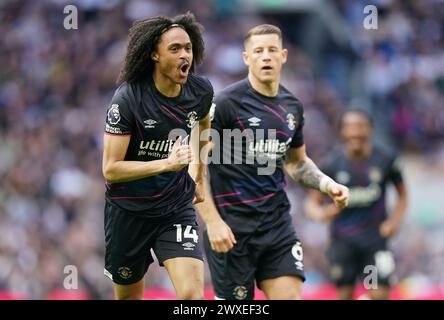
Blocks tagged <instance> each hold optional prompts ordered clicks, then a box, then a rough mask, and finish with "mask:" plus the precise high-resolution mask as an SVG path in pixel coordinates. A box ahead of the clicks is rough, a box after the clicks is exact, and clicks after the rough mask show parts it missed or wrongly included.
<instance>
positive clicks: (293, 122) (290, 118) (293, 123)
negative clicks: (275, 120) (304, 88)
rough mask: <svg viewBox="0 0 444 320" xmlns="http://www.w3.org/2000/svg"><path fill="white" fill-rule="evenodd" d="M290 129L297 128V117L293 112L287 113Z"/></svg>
mask: <svg viewBox="0 0 444 320" xmlns="http://www.w3.org/2000/svg"><path fill="white" fill-rule="evenodd" d="M287 123H288V129H290V130H294V129H295V128H296V119H295V118H294V115H293V114H292V113H289V114H287Z"/></svg>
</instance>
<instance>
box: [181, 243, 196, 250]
mask: <svg viewBox="0 0 444 320" xmlns="http://www.w3.org/2000/svg"><path fill="white" fill-rule="evenodd" d="M182 246H183V247H184V248H183V249H184V250H194V247H195V245H194V244H192V243H191V242H185V243H184V244H182Z"/></svg>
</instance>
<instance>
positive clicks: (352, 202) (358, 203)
mask: <svg viewBox="0 0 444 320" xmlns="http://www.w3.org/2000/svg"><path fill="white" fill-rule="evenodd" d="M349 191H350V198H349V203H348V207H350V208H352V207H367V206H369V205H371V204H372V203H374V202H376V201H377V200H378V199H379V198H380V197H381V187H380V186H379V184H376V183H372V184H370V185H369V186H367V187H350V188H349Z"/></svg>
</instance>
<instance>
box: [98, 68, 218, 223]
mask: <svg viewBox="0 0 444 320" xmlns="http://www.w3.org/2000/svg"><path fill="white" fill-rule="evenodd" d="M212 100H213V88H212V86H211V84H210V82H209V81H208V80H207V79H206V78H204V77H201V76H197V75H194V74H191V75H190V76H189V77H188V80H187V82H186V83H185V84H184V85H182V89H181V92H180V94H179V95H178V96H177V97H174V98H170V97H166V96H164V95H162V94H161V93H160V92H159V91H158V90H157V88H156V86H155V84H154V82H153V80H152V79H149V80H147V81H145V82H125V83H123V84H122V85H121V86H120V87H119V88H118V89H117V90H116V92H115V94H114V97H113V98H112V101H111V104H110V106H109V108H108V110H107V116H106V124H105V134H109V135H129V136H131V138H130V143H129V146H128V150H127V152H126V155H125V159H124V160H125V161H153V160H159V159H165V158H167V157H168V154H169V152H170V151H171V149H172V146H173V144H174V140H175V138H171V135H170V133H171V131H172V130H176V131H177V130H179V131H177V132H182V133H183V134H182V135H183V136H184V137H183V138H184V139H185V140H187V139H188V138H189V135H190V133H191V129H192V128H193V126H194V125H196V124H197V123H198V121H199V119H202V118H204V117H205V116H206V115H207V114H208V112H209V110H210V107H211V104H212ZM176 136H177V135H176ZM194 190H195V184H194V181H193V180H192V178H191V176H190V175H189V174H188V166H186V167H185V168H182V169H181V170H178V171H176V172H165V173H162V174H158V175H154V176H151V177H147V178H143V179H137V180H133V181H128V182H119V183H106V195H105V198H106V200H107V201H108V202H110V203H111V204H114V205H116V206H118V207H120V208H121V209H123V210H126V211H129V212H132V213H134V214H139V215H142V216H146V217H160V216H164V215H166V214H168V213H170V212H172V211H174V210H176V209H177V208H179V207H180V206H183V205H184V204H187V203H191V201H192V199H193V197H194Z"/></svg>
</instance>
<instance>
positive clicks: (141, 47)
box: [117, 12, 205, 85]
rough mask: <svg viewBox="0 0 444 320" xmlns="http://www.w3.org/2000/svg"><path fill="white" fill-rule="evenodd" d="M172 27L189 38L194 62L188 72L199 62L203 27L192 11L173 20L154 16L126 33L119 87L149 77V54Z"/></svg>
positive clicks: (136, 23) (203, 49) (202, 55)
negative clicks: (174, 26) (125, 49)
mask: <svg viewBox="0 0 444 320" xmlns="http://www.w3.org/2000/svg"><path fill="white" fill-rule="evenodd" d="M173 24H178V25H179V26H180V27H181V28H183V29H184V30H185V31H186V32H187V33H188V36H189V37H190V40H191V44H192V46H193V63H192V64H191V68H190V72H193V71H194V67H196V66H199V65H200V64H201V63H202V61H203V58H204V51H205V46H204V42H203V38H202V32H203V26H202V25H201V24H200V23H198V22H197V21H196V18H195V17H194V15H193V14H192V13H191V12H187V13H185V14H181V15H178V16H175V17H174V18H170V17H166V16H157V17H154V18H150V19H145V20H139V21H136V22H135V23H134V24H133V26H132V27H131V28H130V30H129V36H128V47H127V51H126V56H125V62H124V65H123V68H122V70H121V71H120V74H119V77H118V79H117V84H118V85H119V84H121V83H123V82H125V81H138V80H142V79H144V78H146V77H148V76H149V75H151V74H152V72H153V71H154V62H153V60H152V59H151V54H152V53H153V52H154V51H156V49H157V45H158V43H159V40H160V37H161V35H162V34H163V33H164V32H166V31H167V30H168V29H169V28H171V27H172V25H173Z"/></svg>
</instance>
